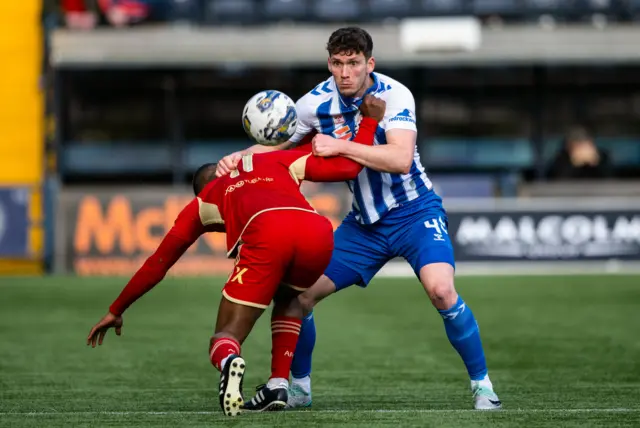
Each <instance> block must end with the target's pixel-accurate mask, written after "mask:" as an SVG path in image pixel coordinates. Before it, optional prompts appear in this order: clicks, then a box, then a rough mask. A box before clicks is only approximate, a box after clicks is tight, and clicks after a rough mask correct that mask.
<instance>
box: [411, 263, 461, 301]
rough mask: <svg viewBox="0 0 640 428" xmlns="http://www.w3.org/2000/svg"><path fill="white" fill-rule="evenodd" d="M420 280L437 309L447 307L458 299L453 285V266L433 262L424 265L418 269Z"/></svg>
mask: <svg viewBox="0 0 640 428" xmlns="http://www.w3.org/2000/svg"><path fill="white" fill-rule="evenodd" d="M420 281H421V282H422V284H423V286H424V288H425V290H426V292H427V294H428V295H429V299H431V303H433V306H435V307H436V308H437V309H439V310H445V309H449V308H450V307H451V306H453V305H454V304H455V303H456V301H457V300H458V293H457V292H456V289H455V287H454V285H453V268H452V267H451V266H450V265H446V264H444V263H435V264H432V265H427V266H424V267H423V268H422V269H421V270H420Z"/></svg>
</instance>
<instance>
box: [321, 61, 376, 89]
mask: <svg viewBox="0 0 640 428" xmlns="http://www.w3.org/2000/svg"><path fill="white" fill-rule="evenodd" d="M374 66H375V60H374V59H373V57H371V58H369V59H368V60H367V59H366V58H365V56H364V54H363V53H362V52H360V53H357V54H356V53H353V52H341V53H339V54H335V55H331V56H330V57H329V71H330V72H331V74H332V75H333V78H334V79H335V81H336V84H337V85H338V90H339V91H340V93H341V94H342V95H345V96H347V97H354V96H362V95H363V94H364V92H365V91H366V90H367V85H368V83H369V74H370V73H372V72H373V68H374Z"/></svg>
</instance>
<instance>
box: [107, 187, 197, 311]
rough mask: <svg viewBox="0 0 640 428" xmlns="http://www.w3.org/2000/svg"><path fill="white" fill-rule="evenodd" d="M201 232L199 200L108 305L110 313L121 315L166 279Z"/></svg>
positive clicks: (186, 208) (188, 206)
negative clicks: (170, 270) (172, 267)
mask: <svg viewBox="0 0 640 428" xmlns="http://www.w3.org/2000/svg"><path fill="white" fill-rule="evenodd" d="M204 231H205V229H204V226H203V225H202V222H201V221H200V212H199V204H198V200H197V199H194V200H192V201H191V202H190V203H189V204H188V205H187V206H186V207H185V208H184V209H183V210H182V211H181V212H180V214H179V215H178V217H177V219H176V221H175V224H174V225H173V227H172V228H171V230H170V231H169V232H168V233H167V235H166V236H165V237H164V238H163V240H162V242H161V243H160V245H159V246H158V248H157V249H156V251H155V252H154V253H153V254H152V255H151V256H150V257H149V258H148V259H147V260H146V261H145V262H144V264H143V265H142V267H141V268H140V269H138V271H137V272H136V273H135V275H133V277H132V278H131V280H130V281H129V283H128V284H127V285H126V286H125V287H124V289H123V290H122V292H121V293H120V295H119V296H118V298H117V299H116V300H115V301H114V302H113V303H112V304H111V306H110V307H109V312H111V313H112V314H114V315H122V313H123V312H124V311H125V310H126V309H127V308H128V307H129V306H131V304H132V303H133V302H135V301H136V300H138V299H139V298H140V297H142V296H143V295H144V294H145V293H146V292H148V291H149V290H151V289H152V288H153V287H154V286H155V285H156V284H158V283H159V282H160V281H161V280H162V279H163V278H164V277H165V275H166V274H167V272H168V271H169V269H170V268H171V266H173V265H174V264H175V262H177V261H178V259H179V258H180V257H181V256H182V255H183V254H184V252H185V251H187V249H188V248H189V247H190V246H191V245H192V244H193V243H194V242H195V241H196V239H198V237H199V236H200V235H202V233H204Z"/></svg>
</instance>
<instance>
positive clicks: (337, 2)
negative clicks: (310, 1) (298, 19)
mask: <svg viewBox="0 0 640 428" xmlns="http://www.w3.org/2000/svg"><path fill="white" fill-rule="evenodd" d="M360 6H361V5H360V2H359V1H358V0H322V1H315V2H314V5H313V11H314V14H315V16H316V17H318V18H320V19H321V20H326V21H338V22H344V21H356V20H359V18H360V17H361V16H362V12H363V10H362V9H361V7H360Z"/></svg>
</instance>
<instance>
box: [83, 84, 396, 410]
mask: <svg viewBox="0 0 640 428" xmlns="http://www.w3.org/2000/svg"><path fill="white" fill-rule="evenodd" d="M360 110H361V112H362V114H363V118H362V121H361V122H360V127H359V130H358V133H357V135H356V137H355V139H354V141H356V142H358V143H361V144H367V145H372V144H373V141H374V133H375V130H376V127H377V125H378V122H379V121H380V120H382V118H383V116H384V112H385V102H384V101H382V100H380V99H377V98H375V97H373V96H367V97H366V98H365V99H364V101H363V103H362V105H361V107H360ZM310 149H311V144H310V143H308V144H307V146H306V147H300V148H299V149H298V150H289V151H276V152H270V153H264V154H256V155H253V154H248V155H245V156H243V158H242V160H241V162H240V163H239V164H238V167H237V169H236V170H235V171H233V172H232V173H231V174H228V175H225V176H224V177H220V178H216V175H215V172H216V165H215V164H205V165H203V166H202V167H200V168H199V169H198V171H196V173H195V174H194V178H193V189H194V193H195V194H196V198H195V199H193V200H192V201H191V202H190V203H189V204H188V205H187V206H186V207H185V208H184V209H183V210H182V212H181V213H180V214H179V215H178V218H177V219H176V222H175V224H174V226H173V227H172V228H171V230H170V231H169V232H168V233H167V235H166V236H165V237H164V239H163V240H162V242H161V243H160V246H159V247H158V249H157V250H156V252H155V253H154V254H153V255H151V256H150V257H149V258H148V259H147V260H146V262H145V263H144V265H143V266H142V267H141V268H140V269H139V270H138V271H137V272H136V273H135V275H134V276H133V277H132V278H131V280H130V281H129V283H128V284H127V285H126V286H125V288H124V289H123V290H122V292H121V293H120V295H119V296H118V298H117V299H116V300H115V301H114V302H113V304H112V305H111V306H110V307H109V312H108V313H107V315H105V316H104V317H103V318H102V320H100V322H98V324H96V325H95V326H94V327H93V328H92V329H91V332H90V333H89V336H88V338H87V344H91V345H92V346H93V347H95V346H96V343H97V344H98V345H101V344H102V341H103V339H104V336H105V334H106V332H107V330H108V329H109V328H111V327H113V328H115V331H116V334H117V335H120V334H121V330H122V314H123V312H124V311H125V310H126V309H127V308H128V307H129V306H130V305H131V304H132V303H133V302H135V301H136V300H137V299H138V298H140V297H141V296H142V295H143V294H144V293H146V292H147V291H149V290H151V288H153V287H154V286H155V285H156V284H157V283H158V282H160V281H161V280H162V278H164V276H165V275H166V273H167V271H168V270H169V269H170V268H171V266H173V264H174V263H175V262H176V261H177V260H178V259H179V258H180V257H181V256H182V254H183V253H184V252H185V251H186V250H187V249H188V248H189V247H190V246H191V245H192V244H193V243H194V242H195V241H196V240H197V239H198V237H199V236H200V235H202V234H203V233H205V232H226V234H227V249H228V253H227V255H228V256H229V257H235V259H236V262H235V265H234V268H233V271H232V273H231V275H229V279H228V281H227V283H226V284H225V286H224V288H223V290H222V295H223V297H224V298H222V299H221V301H220V307H219V309H218V319H217V322H216V328H215V334H214V336H213V337H212V338H211V341H210V345H209V357H210V360H211V363H212V364H213V365H214V366H215V367H216V368H217V369H218V370H220V372H221V374H220V385H219V394H220V395H219V398H220V406H221V407H222V410H223V412H224V413H225V414H226V415H229V416H234V415H237V414H238V413H240V410H241V409H243V410H247V411H264V410H280V409H283V408H284V406H285V405H286V403H287V389H288V377H289V370H290V367H291V360H292V358H293V353H294V351H295V348H296V344H297V341H298V335H299V333H300V326H301V324H302V317H303V312H302V307H301V306H300V304H299V303H298V299H297V295H298V294H299V293H300V292H302V291H304V290H305V289H306V288H308V287H310V286H311V285H313V284H314V283H315V282H316V280H317V279H318V278H319V277H320V276H321V275H322V274H323V272H324V270H325V269H326V267H327V265H328V264H329V260H330V258H331V253H332V251H333V228H332V226H331V223H330V222H329V220H328V219H326V218H325V217H323V216H321V215H319V214H318V213H317V212H316V211H315V210H314V209H313V208H312V207H311V205H309V203H308V202H307V200H306V199H305V197H304V196H303V195H302V193H301V192H300V184H301V182H302V181H303V180H309V181H317V182H323V181H325V182H326V181H346V180H351V179H355V178H356V177H357V175H358V173H359V172H360V171H361V170H362V165H360V164H358V163H356V162H354V161H352V160H350V159H347V158H344V157H333V158H323V157H316V156H314V155H313V154H312V153H310ZM272 300H273V302H274V308H273V312H272V315H271V334H272V351H271V352H272V360H271V376H270V378H269V382H268V383H267V384H266V385H265V386H263V387H261V389H259V391H258V393H257V394H256V396H255V397H254V398H253V399H252V400H251V401H250V402H247V403H246V404H245V403H244V399H243V397H242V392H241V389H242V378H243V375H244V371H245V361H244V359H243V358H242V357H241V356H240V346H241V344H242V343H243V342H244V340H245V339H246V338H247V336H248V335H249V333H250V332H251V329H252V328H253V326H254V324H255V322H256V321H257V320H258V318H259V317H260V316H261V315H262V313H263V312H264V310H265V309H266V308H267V306H268V305H269V304H270V303H271V301H272Z"/></svg>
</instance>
